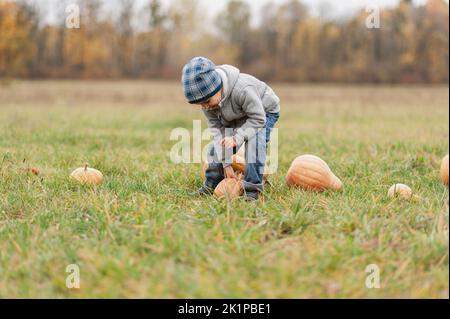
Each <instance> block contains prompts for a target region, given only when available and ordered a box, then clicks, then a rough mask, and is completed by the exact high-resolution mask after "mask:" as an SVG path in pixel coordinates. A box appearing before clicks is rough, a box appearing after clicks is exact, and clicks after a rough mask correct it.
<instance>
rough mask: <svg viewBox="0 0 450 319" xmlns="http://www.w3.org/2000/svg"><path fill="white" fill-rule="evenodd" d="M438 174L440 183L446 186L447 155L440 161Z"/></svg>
mask: <svg viewBox="0 0 450 319" xmlns="http://www.w3.org/2000/svg"><path fill="white" fill-rule="evenodd" d="M440 173H441V179H442V182H443V183H444V184H445V185H447V186H448V154H447V155H446V156H445V157H444V158H443V159H442V163H441V172H440Z"/></svg>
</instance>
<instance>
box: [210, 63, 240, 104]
mask: <svg viewBox="0 0 450 319" xmlns="http://www.w3.org/2000/svg"><path fill="white" fill-rule="evenodd" d="M216 71H217V72H218V73H219V75H220V77H221V78H222V83H223V99H222V101H221V103H220V104H222V103H223V101H225V100H227V99H228V98H229V97H230V95H231V92H232V91H233V89H234V86H235V85H236V82H237V81H238V79H239V75H240V74H241V71H239V69H238V68H236V67H234V66H232V65H227V64H224V65H219V66H217V67H216Z"/></svg>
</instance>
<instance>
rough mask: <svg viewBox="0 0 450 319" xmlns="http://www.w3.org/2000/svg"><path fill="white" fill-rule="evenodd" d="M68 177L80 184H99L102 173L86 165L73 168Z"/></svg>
mask: <svg viewBox="0 0 450 319" xmlns="http://www.w3.org/2000/svg"><path fill="white" fill-rule="evenodd" d="M70 177H71V178H72V179H74V180H76V181H77V182H79V183H81V184H90V185H100V184H101V183H102V182H103V174H102V173H101V172H100V171H98V170H96V169H94V168H90V167H88V166H87V165H85V166H84V167H80V168H77V169H76V170H74V171H73V172H72V174H70Z"/></svg>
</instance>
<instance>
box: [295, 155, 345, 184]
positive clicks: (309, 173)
mask: <svg viewBox="0 0 450 319" xmlns="http://www.w3.org/2000/svg"><path fill="white" fill-rule="evenodd" d="M286 182H287V184H288V186H289V187H299V188H301V189H304V190H308V191H316V192H323V191H325V190H327V189H331V190H337V191H340V190H342V188H343V184H342V182H341V180H340V179H339V178H338V177H337V176H336V175H334V173H333V172H332V171H331V169H330V167H329V166H328V164H327V163H326V162H325V161H324V160H322V159H321V158H320V157H317V156H315V155H302V156H299V157H297V158H296V159H295V160H294V161H293V162H292V165H291V167H290V168H289V170H288V173H287V176H286Z"/></svg>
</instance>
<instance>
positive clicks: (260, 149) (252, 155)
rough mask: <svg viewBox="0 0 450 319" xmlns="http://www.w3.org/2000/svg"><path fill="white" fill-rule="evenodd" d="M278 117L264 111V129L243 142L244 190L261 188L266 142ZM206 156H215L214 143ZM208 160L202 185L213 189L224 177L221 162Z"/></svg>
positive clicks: (258, 190)
mask: <svg viewBox="0 0 450 319" xmlns="http://www.w3.org/2000/svg"><path fill="white" fill-rule="evenodd" d="M279 117H280V114H279V113H266V126H265V127H264V129H261V130H259V131H258V132H257V133H256V134H255V135H254V136H253V137H252V138H251V139H249V140H248V141H246V143H245V174H244V181H243V183H244V189H245V191H246V192H261V191H262V190H263V173H264V166H265V164H266V156H267V144H268V143H269V142H270V136H271V133H272V130H273V128H274V126H275V123H276V122H277V121H278V119H279ZM236 152H237V148H235V149H234V150H233V154H236ZM208 157H209V158H211V159H212V158H215V157H216V154H215V149H214V145H212V144H211V146H210V148H209V149H208ZM208 162H209V165H208V168H207V169H206V172H205V176H206V180H205V183H204V185H205V186H206V187H208V188H213V189H214V188H216V186H217V185H218V184H219V183H220V182H221V181H222V180H223V179H224V178H225V176H224V170H223V164H222V163H217V162H216V163H215V162H214V161H213V160H209V159H208Z"/></svg>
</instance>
